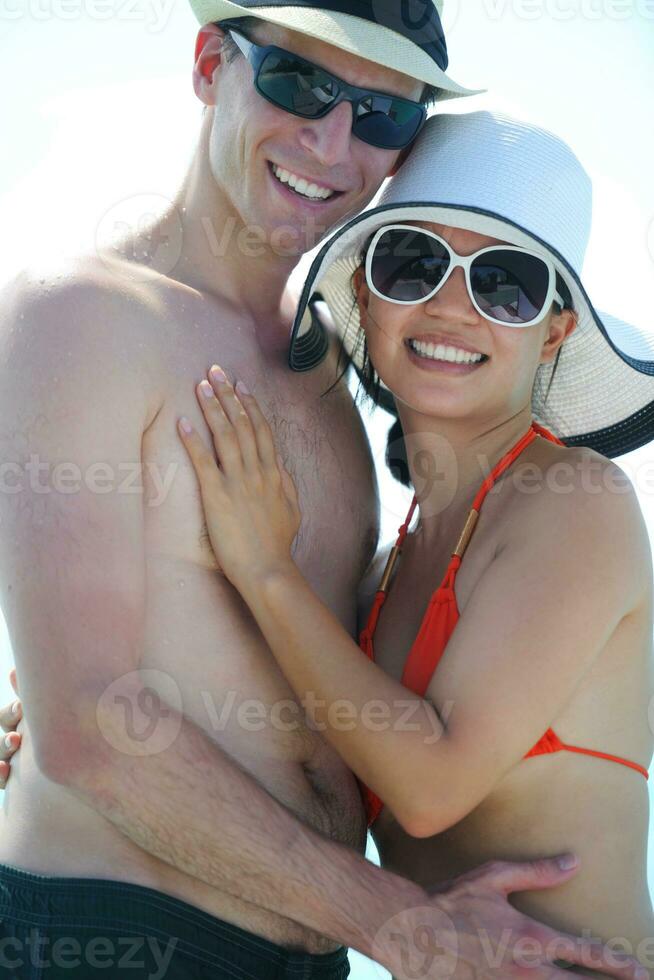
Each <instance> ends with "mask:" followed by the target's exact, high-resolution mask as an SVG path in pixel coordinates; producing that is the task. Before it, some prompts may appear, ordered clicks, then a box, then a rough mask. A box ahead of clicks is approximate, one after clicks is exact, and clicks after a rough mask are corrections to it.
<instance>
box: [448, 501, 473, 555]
mask: <svg viewBox="0 0 654 980" xmlns="http://www.w3.org/2000/svg"><path fill="white" fill-rule="evenodd" d="M478 520H479V511H478V510H475V508H474V507H473V508H472V510H471V511H470V513H469V514H468V519H467V521H466V523H465V526H464V528H463V531H462V532H461V537H460V538H459V542H458V544H457V546H456V548H455V549H454V551H453V552H452V557H453V558H463V555H464V554H465V550H466V548H467V547H468V545H469V544H470V538H471V537H472V532H473V531H474V529H475V527H476V526H477V521H478Z"/></svg>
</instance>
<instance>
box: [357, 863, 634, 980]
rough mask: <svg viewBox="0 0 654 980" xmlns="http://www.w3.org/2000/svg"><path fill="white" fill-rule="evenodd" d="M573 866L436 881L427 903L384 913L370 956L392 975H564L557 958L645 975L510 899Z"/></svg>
mask: <svg viewBox="0 0 654 980" xmlns="http://www.w3.org/2000/svg"><path fill="white" fill-rule="evenodd" d="M566 864H567V865H568V866H567V867H565V865H566ZM578 867H579V865H578V862H577V861H576V859H575V858H574V857H573V856H571V855H564V856H563V857H560V858H549V859H543V860H540V861H529V862H525V863H509V862H504V861H493V862H491V863H488V864H485V865H482V866H481V867H479V868H475V870H474V871H471V872H469V873H468V874H465V875H462V876H461V877H460V878H457V879H455V880H454V881H452V882H449V883H447V884H445V885H442V886H441V887H439V889H438V891H437V892H434V893H432V894H431V895H430V898H429V902H428V903H427V904H425V905H422V906H420V907H414V908H407V909H406V910H405V911H403V912H400V913H399V914H397V915H395V916H393V918H392V919H389V920H388V921H387V922H386V923H385V924H384V926H383V927H382V928H381V929H380V930H379V932H378V933H377V936H376V937H375V942H374V946H373V952H372V955H373V958H374V959H376V960H377V961H378V962H380V963H383V965H384V966H386V967H387V969H389V970H391V972H392V973H393V977H394V980H491V978H492V980H511V978H517V977H522V978H529V980H565V978H566V977H569V976H570V973H569V972H568V971H567V970H565V969H563V968H558V967H557V965H556V964H557V963H561V964H562V965H570V964H574V965H576V966H578V967H582V968H583V969H587V970H591V971H598V972H600V973H601V975H602V976H608V977H615V978H621V980H628V978H629V980H648V978H649V975H650V974H649V971H648V970H646V969H645V968H644V967H642V966H641V965H640V964H639V963H638V962H637V960H635V959H633V958H632V957H627V956H625V955H624V954H623V953H618V952H613V951H612V950H611V949H610V948H608V947H607V946H605V945H604V944H603V943H602V942H601V940H599V939H587V938H584V939H581V938H578V937H574V936H569V935H567V934H565V933H560V932H557V931H556V930H555V929H551V928H550V927H549V926H546V925H544V924H543V923H541V922H536V921H535V920H534V919H530V918H529V917H528V916H525V915H522V913H520V912H518V911H517V910H516V909H515V908H513V906H511V905H510V904H509V902H508V901H507V896H508V895H509V894H510V893H511V892H516V891H525V890H529V889H540V888H553V887H556V886H557V885H561V884H563V883H564V882H565V881H567V880H568V879H569V878H570V877H572V875H573V874H574V873H575V872H576V871H577V870H578ZM582 975H584V976H587V975H589V974H582ZM593 975H594V974H593Z"/></svg>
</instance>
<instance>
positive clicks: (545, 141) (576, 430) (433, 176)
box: [289, 112, 654, 457]
mask: <svg viewBox="0 0 654 980" xmlns="http://www.w3.org/2000/svg"><path fill="white" fill-rule="evenodd" d="M591 213H592V187H591V182H590V178H589V177H588V174H587V173H586V171H585V170H584V168H583V167H582V165H581V163H580V162H579V160H578V159H577V157H576V156H575V155H574V153H573V152H572V150H571V149H570V147H569V146H567V144H566V143H564V142H563V141H562V140H560V139H559V138H558V137H557V136H555V135H554V134H552V133H550V132H547V131H546V130H544V129H540V128H538V127H536V126H533V125H530V124H528V123H525V122H521V121H518V120H516V119H512V118H510V117H508V116H505V115H502V114H499V113H492V112H471V113H462V114H443V115H436V116H433V117H432V118H431V119H429V120H428V121H427V123H426V125H425V128H424V129H423V131H422V133H421V134H420V136H419V137H418V139H417V140H416V143H415V144H414V147H413V150H412V152H411V155H410V156H409V158H408V160H407V161H406V162H405V164H404V165H403V166H402V167H401V168H400V170H399V171H398V173H397V175H396V176H395V177H393V178H392V179H391V180H390V181H389V182H388V184H387V186H386V189H385V191H384V193H383V194H382V196H381V198H380V200H379V203H378V204H377V205H376V206H375V207H373V208H370V209H369V210H367V211H364V212H363V213H362V214H360V215H358V216H357V217H356V218H354V219H352V220H351V221H349V222H348V223H347V224H345V225H344V226H343V227H342V228H341V229H339V231H338V232H337V233H336V234H335V235H334V236H333V237H332V238H331V239H330V240H329V241H328V242H327V243H326V244H325V245H324V246H323V248H322V250H321V251H320V253H319V254H318V255H317V257H316V258H315V260H314V262H313V264H312V266H311V269H310V271H309V274H308V277H307V280H306V283H305V286H304V289H303V292H302V296H301V300H300V305H299V309H298V312H297V316H296V318H295V322H294V325H293V329H292V334H291V344H290V351H289V366H290V367H291V368H292V370H294V371H306V370H310V369H311V368H312V367H314V366H315V365H316V363H318V362H319V361H320V360H321V359H322V358H323V357H324V355H325V353H326V347H327V345H326V343H325V331H324V327H323V326H322V325H321V323H320V321H319V319H318V318H317V316H315V313H314V312H313V309H312V307H313V301H315V299H316V294H319V295H320V296H322V297H323V298H324V300H325V301H326V302H327V304H328V306H329V309H330V312H331V314H332V316H333V319H334V322H335V324H336V328H337V331H338V334H339V335H340V337H341V338H342V340H343V345H344V348H345V351H346V352H347V354H348V355H349V358H350V359H351V361H352V363H353V364H354V366H355V368H356V370H357V371H358V372H359V373H360V372H361V369H362V366H363V354H364V339H365V338H364V335H363V330H362V328H361V325H360V322H359V311H358V307H357V305H356V303H355V297H354V293H353V290H352V284H351V278H352V274H353V273H354V271H355V270H356V269H357V268H358V267H359V266H360V265H361V260H362V251H363V249H364V247H365V245H366V243H367V242H368V241H369V239H370V237H371V235H372V234H373V233H374V232H375V231H376V230H377V229H378V228H381V227H383V226H384V225H387V224H394V223H398V222H401V223H402V222H407V221H409V222H410V221H412V220H413V221H417V220H420V221H430V222H436V223H439V224H443V225H448V226H450V227H459V228H465V229H468V230H470V231H475V232H478V233H480V234H483V235H488V236H490V237H493V238H496V239H499V240H500V241H504V242H508V243H510V244H513V245H522V246H524V247H527V248H530V249H532V250H535V251H541V252H542V253H543V254H544V255H545V256H547V257H549V258H550V259H551V260H552V261H553V263H554V265H555V268H556V270H557V272H558V273H559V274H560V275H561V277H562V278H563V280H564V282H565V284H566V285H567V287H568V289H569V290H570V294H571V296H572V303H573V308H574V310H575V311H576V312H577V315H578V323H577V328H576V330H575V331H574V332H573V333H572V334H571V336H570V337H569V338H568V339H567V340H566V341H565V342H564V344H563V345H562V348H561V356H560V359H559V363H558V365H557V368H556V371H555V372H554V376H553V377H552V375H553V370H554V365H553V364H545V365H541V367H540V368H539V370H538V374H537V377H536V383H535V386H534V394H533V406H532V407H533V413H534V418H535V420H536V421H537V422H540V423H541V424H542V425H544V426H546V427H547V428H548V429H550V430H551V431H552V432H554V433H555V434H556V435H557V436H558V437H559V438H560V439H562V440H563V441H564V442H565V443H566V444H567V445H570V446H572V445H583V446H588V447H590V448H592V449H595V450H597V451H598V452H600V453H602V454H603V455H605V456H609V457H612V456H618V455H620V454H622V453H626V452H629V451H630V450H632V449H637V448H638V447H639V446H642V445H644V444H645V443H647V442H649V441H650V440H651V439H653V438H654V329H653V328H652V326H651V325H650V332H647V331H644V330H640V329H637V328H636V327H633V326H631V325H629V324H627V323H624V322H623V321H621V320H619V319H617V318H616V317H614V316H610V315H609V314H606V313H600V312H599V311H598V310H596V309H595V307H594V306H593V303H592V301H591V300H590V298H589V296H588V293H587V292H586V290H585V288H584V285H583V283H582V281H581V269H582V265H583V261H584V255H585V252H586V247H587V244H588V238H589V234H590V225H591ZM310 301H312V302H311V305H310ZM525 329H529V328H525ZM548 389H549V390H548ZM380 403H381V404H382V405H383V407H385V408H386V409H388V410H389V411H392V412H395V405H394V401H393V398H392V396H391V393H390V392H389V391H388V389H386V388H385V387H384V385H383V383H382V385H381V398H380Z"/></svg>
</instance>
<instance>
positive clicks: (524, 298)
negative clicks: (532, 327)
mask: <svg viewBox="0 0 654 980" xmlns="http://www.w3.org/2000/svg"><path fill="white" fill-rule="evenodd" d="M470 281H471V284H472V291H473V293H474V297H475V300H476V301H477V304H478V305H479V308H480V309H481V310H482V311H483V312H484V313H485V314H486V315H487V316H490V317H493V318H494V319H495V320H501V321H502V322H503V323H514V324H518V325H519V324H522V323H529V322H530V321H531V320H535V319H536V318H537V317H538V316H539V314H540V313H542V312H543V309H544V306H545V300H546V299H547V293H548V289H549V284H550V274H549V270H548V268H547V266H546V265H545V263H544V262H543V261H542V259H539V258H538V257H537V256H536V255H525V254H524V253H522V252H513V251H505V250H504V249H501V248H498V249H495V250H494V251H493V252H486V254H485V255H482V256H480V258H479V259H477V260H475V262H473V264H472V268H471V270H470Z"/></svg>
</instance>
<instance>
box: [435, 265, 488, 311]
mask: <svg viewBox="0 0 654 980" xmlns="http://www.w3.org/2000/svg"><path fill="white" fill-rule="evenodd" d="M425 309H426V312H427V313H428V314H429V315H430V316H438V317H442V318H447V319H448V320H465V321H466V322H468V323H473V322H478V321H479V312H478V311H477V309H476V308H475V307H474V306H473V303H472V300H471V298H470V294H469V293H468V286H467V284H466V278H465V273H464V271H463V269H461V268H458V269H454V271H453V272H452V274H451V275H450V276H449V278H448V280H447V282H446V283H445V285H444V286H441V288H440V289H439V290H438V292H437V293H436V295H435V296H432V298H431V299H430V300H428V301H427V302H426V303H425Z"/></svg>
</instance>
